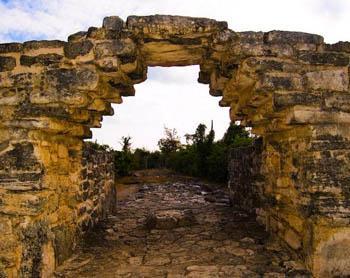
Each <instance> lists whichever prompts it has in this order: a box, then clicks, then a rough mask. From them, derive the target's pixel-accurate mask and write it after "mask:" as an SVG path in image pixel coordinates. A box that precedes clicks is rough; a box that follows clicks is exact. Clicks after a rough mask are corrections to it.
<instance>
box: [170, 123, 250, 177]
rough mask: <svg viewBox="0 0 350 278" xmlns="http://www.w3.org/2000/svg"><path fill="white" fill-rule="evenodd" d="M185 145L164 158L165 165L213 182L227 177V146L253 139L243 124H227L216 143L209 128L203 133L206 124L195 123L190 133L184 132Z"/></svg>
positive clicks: (247, 142)
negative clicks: (195, 125)
mask: <svg viewBox="0 0 350 278" xmlns="http://www.w3.org/2000/svg"><path fill="white" fill-rule="evenodd" d="M185 137H186V142H187V145H186V146H185V147H183V148H181V149H179V150H177V151H176V152H173V153H172V154H171V155H168V159H166V166H167V167H168V168H171V169H173V170H175V171H177V172H180V173H183V174H186V175H191V176H198V177H204V178H208V179H211V180H215V181H220V182H223V181H226V180H227V174H228V173H227V163H228V153H229V151H230V149H231V148H236V147H241V146H245V145H249V144H251V143H252V141H253V139H252V138H251V137H250V136H249V132H248V131H246V130H245V129H244V128H243V127H241V126H238V125H235V124H231V125H230V126H229V128H228V129H227V131H226V133H225V135H224V136H223V138H222V139H221V140H219V141H217V142H215V141H214V139H215V132H214V130H213V127H212V128H211V130H210V131H209V133H208V134H206V126H205V125H204V124H200V125H198V127H197V129H196V131H195V133H194V134H187V135H185Z"/></svg>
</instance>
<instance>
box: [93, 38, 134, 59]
mask: <svg viewBox="0 0 350 278" xmlns="http://www.w3.org/2000/svg"><path fill="white" fill-rule="evenodd" d="M95 54H96V57H97V58H102V57H108V56H120V57H128V56H134V55H135V54H136V45H135V44H134V42H133V41H131V40H130V39H126V40H125V39H121V40H112V41H108V42H102V43H98V44H97V45H96V47H95Z"/></svg>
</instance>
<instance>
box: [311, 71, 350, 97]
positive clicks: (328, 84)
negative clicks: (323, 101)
mask: <svg viewBox="0 0 350 278" xmlns="http://www.w3.org/2000/svg"><path fill="white" fill-rule="evenodd" d="M305 76H306V79H307V85H308V87H309V88H310V89H313V90H330V91H342V92H347V91H348V90H349V75H348V69H347V68H341V69H334V70H320V71H313V72H308V73H306V74H305Z"/></svg>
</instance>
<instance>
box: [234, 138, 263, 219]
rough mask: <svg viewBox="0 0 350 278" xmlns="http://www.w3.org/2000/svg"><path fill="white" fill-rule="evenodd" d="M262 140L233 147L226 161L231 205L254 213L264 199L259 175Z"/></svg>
mask: <svg viewBox="0 0 350 278" xmlns="http://www.w3.org/2000/svg"><path fill="white" fill-rule="evenodd" d="M261 166H262V140H261V139H258V140H255V141H254V143H253V144H252V145H249V146H245V147H240V148H233V149H232V150H231V151H230V155H229V162H228V173H229V180H228V187H229V190H230V199H231V203H232V205H233V206H235V207H238V208H239V209H242V210H244V211H247V212H248V213H252V214H254V213H255V212H256V209H259V208H260V207H261V206H262V204H264V203H265V200H264V192H263V191H264V190H263V188H264V177H263V176H262V175H261Z"/></svg>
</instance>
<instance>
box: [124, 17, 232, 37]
mask: <svg viewBox="0 0 350 278" xmlns="http://www.w3.org/2000/svg"><path fill="white" fill-rule="evenodd" d="M126 24H127V27H128V29H130V30H132V31H133V32H136V33H142V34H143V35H146V37H153V38H158V37H162V38H164V37H173V36H183V35H187V34H190V35H193V36H197V34H199V35H200V36H201V35H202V34H205V33H208V34H211V33H213V32H216V31H220V30H224V29H226V28H227V23H226V22H223V21H221V22H218V21H216V20H212V19H207V18H192V17H183V16H169V15H155V16H129V17H128V19H127V22H126Z"/></svg>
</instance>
